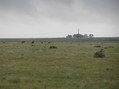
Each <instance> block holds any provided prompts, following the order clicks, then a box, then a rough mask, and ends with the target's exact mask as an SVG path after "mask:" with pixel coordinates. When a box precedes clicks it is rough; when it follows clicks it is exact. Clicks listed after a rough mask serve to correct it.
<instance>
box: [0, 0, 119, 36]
mask: <svg viewBox="0 0 119 89" xmlns="http://www.w3.org/2000/svg"><path fill="white" fill-rule="evenodd" d="M118 8H119V0H0V19H1V21H0V23H1V24H2V25H3V26H0V28H2V29H7V28H6V27H4V26H5V25H6V24H7V25H8V26H10V28H11V29H15V27H14V28H12V27H11V25H10V22H11V23H13V24H14V23H15V24H16V28H17V27H18V26H19V25H18V24H21V26H22V28H23V29H30V28H32V29H33V28H35V29H38V28H41V29H49V30H50V29H53V27H51V26H53V25H52V24H55V23H56V24H55V25H56V26H57V27H55V29H57V28H59V27H58V26H60V27H61V28H64V27H65V26H64V25H63V24H68V25H67V26H70V25H71V24H72V25H74V24H79V25H81V24H83V25H82V26H84V25H87V26H89V24H91V25H90V26H92V25H95V26H100V25H101V26H102V25H105V26H109V25H113V26H115V27H114V28H115V29H116V31H117V29H118V28H119V27H118V25H119V18H118V17H119V9H118ZM62 23H63V24H62ZM24 24H25V26H24ZM36 24H37V25H36ZM49 24H50V25H51V26H49V27H48V28H46V27H45V26H46V25H49ZM58 24H60V25H58ZM97 24H98V25H97ZM36 27H37V28H36ZM102 27H103V26H102ZM8 28H9V27H8ZM22 28H21V29H22ZM82 28H84V29H87V28H85V27H82ZM95 28H96V27H95ZM67 29H69V28H68V27H67ZM90 29H93V28H90ZM53 31H54V30H53ZM90 31H91V30H90ZM93 31H94V30H92V32H93ZM32 32H33V31H31V33H32ZM4 33H5V32H4ZM31 33H29V34H31Z"/></svg>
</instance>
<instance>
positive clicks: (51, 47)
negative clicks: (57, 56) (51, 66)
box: [49, 46, 57, 49]
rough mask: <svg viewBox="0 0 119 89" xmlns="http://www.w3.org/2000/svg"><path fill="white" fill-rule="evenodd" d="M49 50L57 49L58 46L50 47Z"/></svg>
mask: <svg viewBox="0 0 119 89" xmlns="http://www.w3.org/2000/svg"><path fill="white" fill-rule="evenodd" d="M49 49H57V47H56V46H50V47H49Z"/></svg>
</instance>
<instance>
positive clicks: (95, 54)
mask: <svg viewBox="0 0 119 89" xmlns="http://www.w3.org/2000/svg"><path fill="white" fill-rule="evenodd" d="M94 57H96V58H103V57H105V53H104V50H103V49H101V50H100V51H97V52H95V53H94Z"/></svg>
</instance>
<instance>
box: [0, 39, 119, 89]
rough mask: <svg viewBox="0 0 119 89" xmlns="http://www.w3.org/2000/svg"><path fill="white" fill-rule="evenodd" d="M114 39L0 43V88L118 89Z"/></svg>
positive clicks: (118, 43)
mask: <svg viewBox="0 0 119 89" xmlns="http://www.w3.org/2000/svg"><path fill="white" fill-rule="evenodd" d="M118 39H119V38H118ZM118 39H117V38H116V39H115V40H116V41H114V39H111V40H109V39H108V40H107V41H106V39H105V40H103V39H100V40H91V41H88V39H87V40H84V41H83V39H82V40H81V41H77V39H76V40H71V41H70V40H68V41H67V40H64V41H63V40H62V41H61V40H59V41H56V39H55V40H53V41H52V40H51V39H50V40H48V41H44V40H43V41H38V40H37V41H34V43H32V42H31V40H29V41H25V42H21V40H20V41H14V42H13V41H12V42H11V41H9V40H7V41H6V40H2V41H0V89H119V41H118ZM49 41H50V42H49ZM50 46H54V47H56V48H50ZM100 49H103V50H104V53H105V57H104V58H96V57H94V53H95V52H96V51H99V50H100Z"/></svg>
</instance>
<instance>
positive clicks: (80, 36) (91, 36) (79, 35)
mask: <svg viewBox="0 0 119 89" xmlns="http://www.w3.org/2000/svg"><path fill="white" fill-rule="evenodd" d="M93 37H94V35H93V34H89V36H88V34H84V35H82V34H80V33H79V28H78V34H74V35H73V36H72V35H67V36H66V38H93Z"/></svg>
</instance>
